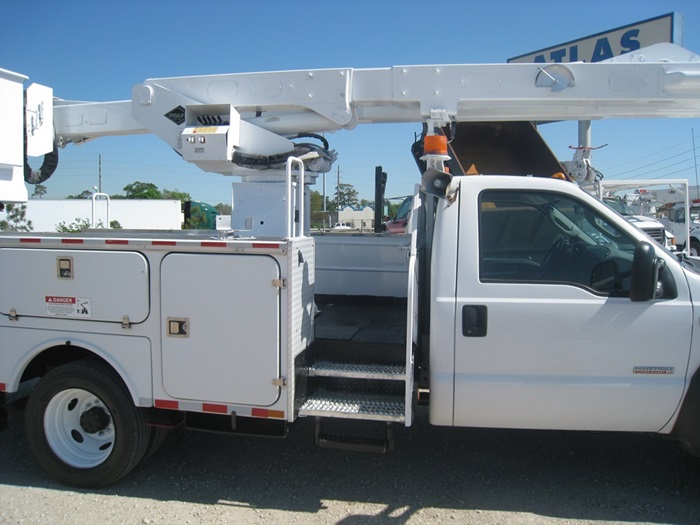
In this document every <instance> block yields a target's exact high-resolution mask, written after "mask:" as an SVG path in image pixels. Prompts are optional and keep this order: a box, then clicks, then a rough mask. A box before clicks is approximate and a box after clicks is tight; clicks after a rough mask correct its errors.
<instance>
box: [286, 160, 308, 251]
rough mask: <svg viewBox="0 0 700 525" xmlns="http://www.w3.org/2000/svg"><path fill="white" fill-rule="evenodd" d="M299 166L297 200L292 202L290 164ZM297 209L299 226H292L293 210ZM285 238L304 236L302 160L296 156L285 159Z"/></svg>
mask: <svg viewBox="0 0 700 525" xmlns="http://www.w3.org/2000/svg"><path fill="white" fill-rule="evenodd" d="M293 164H296V165H297V166H298V167H299V177H298V179H297V180H298V183H297V184H298V191H297V202H296V203H292V198H293V196H292V165H293ZM295 205H296V206H295ZM295 207H296V209H298V210H299V227H298V228H295V227H294V222H295V221H294V211H295ZM286 226H287V238H290V237H303V236H304V161H303V160H302V159H301V158H298V157H289V158H288V159H287V219H286Z"/></svg>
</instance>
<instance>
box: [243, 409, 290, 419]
mask: <svg viewBox="0 0 700 525" xmlns="http://www.w3.org/2000/svg"><path fill="white" fill-rule="evenodd" d="M250 415H251V416H253V417H265V418H271V417H273V418H277V419H284V411H282V410H268V409H267V408H253V409H252V410H251V411H250Z"/></svg>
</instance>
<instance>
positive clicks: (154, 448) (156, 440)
mask: <svg viewBox="0 0 700 525" xmlns="http://www.w3.org/2000/svg"><path fill="white" fill-rule="evenodd" d="M168 435H170V429H168V428H163V427H151V438H150V440H149V441H148V446H147V447H146V453H145V454H144V456H143V459H144V460H145V459H148V458H150V457H151V456H152V455H153V454H155V453H156V452H158V449H160V446H161V445H162V444H163V442H164V441H165V438H167V437H168Z"/></svg>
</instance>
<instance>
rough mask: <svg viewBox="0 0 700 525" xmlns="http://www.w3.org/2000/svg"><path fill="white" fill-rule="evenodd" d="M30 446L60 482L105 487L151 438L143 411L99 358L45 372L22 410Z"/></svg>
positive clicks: (125, 469) (123, 472)
mask: <svg viewBox="0 0 700 525" xmlns="http://www.w3.org/2000/svg"><path fill="white" fill-rule="evenodd" d="M25 417H26V431H27V440H28V441H29V446H30V448H31V450H32V453H33V454H34V457H35V458H36V460H37V462H38V463H39V464H40V465H41V467H42V468H43V469H44V470H46V471H47V472H48V473H49V474H51V475H52V476H54V477H55V478H57V479H58V480H59V481H62V482H63V483H66V484H69V485H74V486H78V487H93V488H95V487H105V486H107V485H111V484H113V483H115V482H117V481H118V480H119V479H121V478H122V477H123V476H125V475H126V474H128V473H129V472H130V471H131V470H132V469H133V468H134V467H135V466H136V465H137V464H138V463H139V461H141V459H142V458H143V456H144V454H145V452H146V449H147V448H148V444H149V440H150V428H149V427H148V426H147V424H146V423H147V421H146V417H145V414H144V412H143V411H142V410H141V409H139V408H138V407H135V406H134V404H133V403H132V401H131V397H130V396H129V393H128V391H127V389H126V388H125V386H124V385H123V383H122V382H121V380H120V379H119V377H118V376H117V375H116V374H115V373H114V372H113V371H112V370H111V369H109V368H108V367H107V366H105V365H103V364H102V363H100V362H98V361H90V360H85V361H79V362H76V363H70V364H67V365H63V366H60V367H58V368H56V369H54V370H52V371H51V372H49V373H48V374H46V375H45V376H44V377H43V378H42V380H41V381H40V382H39V384H38V385H37V386H36V388H35V389H34V391H33V392H32V394H31V395H30V397H29V401H28V403H27V409H26V416H25Z"/></svg>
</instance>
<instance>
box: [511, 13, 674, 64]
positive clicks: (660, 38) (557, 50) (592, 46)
mask: <svg viewBox="0 0 700 525" xmlns="http://www.w3.org/2000/svg"><path fill="white" fill-rule="evenodd" d="M681 22H682V18H681V17H680V15H678V14H676V13H669V14H667V15H663V16H659V17H656V18H650V19H649V20H643V21H642V22H637V23H636V24H630V25H627V26H623V27H618V28H617V29H611V30H610V31H604V32H602V33H598V34H595V35H591V36H587V37H585V38H580V39H578V40H572V41H571V42H566V43H564V44H559V45H557V46H553V47H548V48H546V49H540V50H539V51H535V52H534V53H528V54H526V55H520V56H517V57H513V58H509V59H508V62H509V63H513V62H527V63H530V62H542V63H548V62H600V61H602V60H607V59H609V58H613V57H616V56H620V55H623V54H625V53H629V52H630V51H636V50H637V49H640V48H642V47H647V46H651V45H653V44H661V43H672V44H680V43H681V25H682V23H681Z"/></svg>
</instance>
